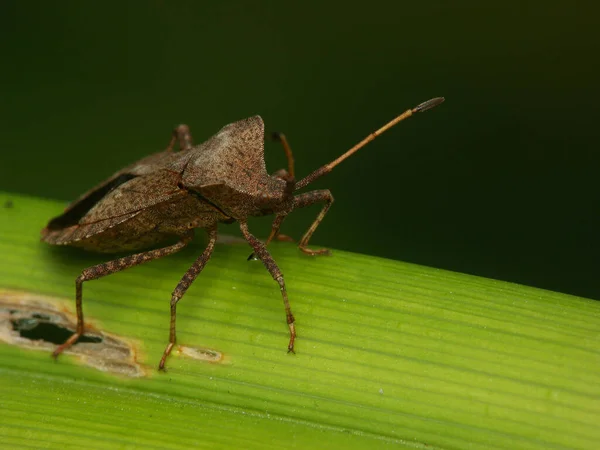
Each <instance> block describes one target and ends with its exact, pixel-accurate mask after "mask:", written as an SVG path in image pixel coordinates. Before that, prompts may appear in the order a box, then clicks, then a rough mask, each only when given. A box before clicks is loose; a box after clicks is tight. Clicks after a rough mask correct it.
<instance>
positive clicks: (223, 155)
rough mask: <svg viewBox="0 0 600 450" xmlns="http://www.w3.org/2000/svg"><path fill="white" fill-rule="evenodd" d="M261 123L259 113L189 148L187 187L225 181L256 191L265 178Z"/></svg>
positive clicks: (225, 183) (245, 189)
mask: <svg viewBox="0 0 600 450" xmlns="http://www.w3.org/2000/svg"><path fill="white" fill-rule="evenodd" d="M264 129H265V127H264V123H263V120H262V119H261V117H260V116H254V117H250V118H248V119H244V120H240V121H238V122H234V123H231V124H229V125H227V126H225V127H223V128H222V129H221V131H219V132H218V133H217V134H216V135H214V136H213V137H212V138H210V139H209V140H208V141H206V142H205V143H203V144H201V145H199V146H198V147H196V148H195V149H194V150H192V151H191V152H190V153H191V158H190V160H189V163H188V165H187V166H186V168H185V171H184V174H183V183H184V185H185V186H186V187H188V188H191V189H194V190H197V191H200V190H201V188H202V186H207V185H218V184H224V185H226V186H229V187H230V188H232V189H234V190H236V191H238V192H244V193H248V194H251V195H252V194H256V193H257V192H258V190H259V187H260V184H261V182H263V181H264V179H265V177H268V174H267V170H266V167H265V158H264V135H265V132H264Z"/></svg>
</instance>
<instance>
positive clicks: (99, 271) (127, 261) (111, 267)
mask: <svg viewBox="0 0 600 450" xmlns="http://www.w3.org/2000/svg"><path fill="white" fill-rule="evenodd" d="M193 237H194V232H193V230H190V231H189V232H188V233H187V234H185V235H184V236H182V237H181V240H180V241H179V242H177V243H176V244H173V245H170V246H168V247H164V248H159V249H156V250H150V251H147V252H143V253H136V254H135V255H130V256H125V257H123V258H119V259H115V260H114V261H109V262H106V263H103V264H98V265H96V266H92V267H88V268H87V269H84V270H83V272H81V275H79V276H78V277H77V279H76V280H75V307H76V309H77V328H76V330H75V333H74V334H73V335H72V336H71V337H69V339H67V340H66V341H65V342H64V343H63V344H61V345H59V346H58V347H56V349H55V350H54V352H52V356H53V357H55V358H56V357H57V356H58V355H60V354H61V353H62V352H64V351H65V350H66V349H68V348H69V347H71V346H72V345H73V344H74V343H75V342H77V340H78V339H79V338H80V337H81V336H83V332H84V328H85V326H84V321H83V305H82V303H83V298H82V297H83V283H84V282H85V281H90V280H97V279H98V278H102V277H105V276H106V275H110V274H113V273H115V272H120V271H121V270H125V269H127V268H129V267H133V266H137V265H139V264H143V263H146V262H148V261H152V260H154V259H158V258H162V257H163V256H167V255H171V254H173V253H175V252H178V251H179V250H181V249H182V248H183V247H185V246H186V245H188V244H189V243H190V241H191V240H192V238H193Z"/></svg>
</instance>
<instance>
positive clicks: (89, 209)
mask: <svg viewBox="0 0 600 450" xmlns="http://www.w3.org/2000/svg"><path fill="white" fill-rule="evenodd" d="M186 158H187V156H186V155H185V154H182V153H168V152H162V153H158V154H155V155H151V156H148V157H146V158H144V159H142V160H140V161H138V162H137V163H135V164H132V165H131V166H129V167H127V168H125V169H123V170H121V171H119V172H117V173H116V174H114V175H113V176H112V177H111V178H109V179H108V180H106V181H105V182H104V183H102V184H100V185H99V186H97V187H95V188H94V189H92V190H90V191H88V192H86V193H85V194H84V195H82V196H81V197H80V198H79V199H78V200H76V201H74V202H73V203H71V204H70V205H69V206H68V207H67V208H66V209H65V211H64V212H63V214H61V215H60V216H58V217H55V218H54V219H52V220H51V221H50V222H49V223H48V225H47V226H46V228H44V229H43V230H42V239H43V240H45V241H47V242H49V243H52V244H62V243H67V242H68V241H71V240H74V239H80V238H82V237H79V236H78V235H79V234H82V235H85V236H83V237H86V236H89V235H93V234H95V233H97V232H100V231H102V230H105V229H106V228H109V227H112V226H115V225H118V224H119V223H121V222H123V221H125V220H128V219H130V218H131V217H133V215H135V214H137V213H138V212H139V211H141V210H143V209H145V208H148V207H150V206H152V205H155V204H157V203H160V202H163V201H165V200H167V199H169V198H171V197H172V196H175V195H180V193H179V189H178V188H177V182H178V181H179V180H180V173H177V172H174V171H172V170H170V168H171V167H178V166H180V167H183V166H184V165H185V161H186ZM182 161H183V162H182ZM77 228H79V231H77V230H76V229H77ZM67 229H69V231H67ZM76 235H77V236H76Z"/></svg>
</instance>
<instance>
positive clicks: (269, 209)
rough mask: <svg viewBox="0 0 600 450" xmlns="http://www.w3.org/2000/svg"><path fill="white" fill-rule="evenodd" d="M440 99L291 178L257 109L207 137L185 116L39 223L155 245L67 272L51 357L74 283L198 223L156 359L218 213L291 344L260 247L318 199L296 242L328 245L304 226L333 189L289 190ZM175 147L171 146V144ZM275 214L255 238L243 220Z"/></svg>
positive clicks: (105, 242) (78, 239) (53, 237)
mask: <svg viewBox="0 0 600 450" xmlns="http://www.w3.org/2000/svg"><path fill="white" fill-rule="evenodd" d="M443 101H444V98H443V97H438V98H434V99H431V100H428V101H426V102H424V103H421V104H420V105H418V106H416V107H415V108H412V109H409V110H407V111H405V112H404V113H402V114H401V115H399V116H398V117H396V118H395V119H393V120H392V121H390V122H388V123H387V124H386V125H384V126H383V127H381V128H380V129H379V130H377V131H375V132H374V133H371V134H370V135H369V136H367V137H366V138H365V139H363V140H362V141H361V142H359V143H358V144H356V145H355V146H354V147H352V148H351V149H350V150H348V151H347V152H346V153H344V154H343V155H341V156H340V157H339V158H337V159H335V160H334V161H332V162H330V163H329V164H325V165H324V166H322V167H320V168H318V169H317V170H315V171H314V172H312V173H311V174H309V175H308V176H306V177H304V178H302V179H301V180H300V181H296V178H295V173H294V159H293V156H292V151H291V149H290V146H289V144H288V142H287V139H286V138H285V136H284V135H281V134H279V135H277V136H278V139H279V141H280V142H281V144H282V146H283V149H284V151H285V153H286V156H287V163H288V167H287V170H286V169H281V170H279V171H277V172H275V173H274V174H272V175H269V174H268V173H267V170H266V167H265V161H264V123H263V121H262V119H261V118H260V116H254V117H250V118H248V119H244V120H240V121H238V122H234V123H231V124H229V125H227V126H225V127H223V128H222V129H221V130H220V131H219V132H218V133H217V134H215V135H214V136H212V137H211V138H210V139H209V140H208V141H206V142H204V143H202V144H200V145H196V146H195V145H193V143H192V136H191V134H190V131H189V128H188V127H187V126H186V125H179V126H178V127H177V128H176V129H175V130H174V131H173V135H172V137H171V141H170V142H169V145H168V147H167V149H166V150H165V151H163V152H160V153H156V154H153V155H150V156H148V157H146V158H143V159H141V160H140V161H138V162H136V163H134V164H132V165H130V166H128V167H126V168H124V169H123V170H120V171H119V172H117V173H115V174H114V175H113V176H112V177H110V178H109V179H108V180H106V181H105V182H104V183H102V184H100V185H99V186H97V187H95V188H94V189H92V190H91V191H88V192H87V193H85V194H83V195H82V196H81V197H80V198H79V199H77V200H76V201H74V202H73V203H71V204H70V205H69V206H68V207H67V208H66V209H65V211H64V212H63V214H62V215H60V216H58V217H56V218H54V219H52V220H50V222H48V225H47V226H46V228H44V229H43V230H42V232H41V235H42V240H43V241H45V242H47V243H49V244H54V245H71V246H75V247H81V248H84V249H87V250H92V251H99V252H106V253H110V252H123V251H134V250H141V249H144V248H148V247H153V246H156V245H157V244H161V243H164V242H166V241H169V240H171V242H174V243H171V244H170V245H166V246H164V247H159V248H154V249H151V250H147V251H142V252H139V253H135V254H132V255H130V256H125V257H121V258H117V259H114V260H112V261H108V262H106V263H103V264H98V265H95V266H92V267H88V268H87V269H84V270H83V271H82V272H81V274H80V275H79V276H78V277H77V279H76V281H75V302H76V303H75V304H76V309H77V326H76V330H75V333H74V334H73V335H71V336H70V337H69V338H68V339H67V340H66V341H65V342H64V343H63V344H62V345H60V346H58V347H57V348H56V349H55V350H54V352H53V356H54V357H57V356H58V355H60V354H61V353H62V352H64V351H65V350H66V349H67V348H69V347H70V346H72V345H73V344H74V343H76V342H77V340H78V339H79V338H80V337H81V336H82V335H83V334H84V331H85V327H84V320H83V309H82V290H83V283H84V282H86V281H90V280H95V279H98V278H101V277H104V276H106V275H110V274H112V273H115V272H119V271H121V270H124V269H127V268H129V267H132V266H136V265H139V264H143V263H146V262H148V261H152V260H155V259H158V258H162V257H163V256H167V255H171V254H173V253H175V252H177V251H179V250H181V249H182V248H184V247H185V246H186V245H188V244H189V243H190V241H191V240H192V238H193V235H194V229H196V228H204V229H205V230H206V232H207V233H208V244H207V246H206V249H205V250H204V251H203V252H202V254H201V255H200V256H199V257H198V258H197V259H196V261H194V263H193V264H192V265H191V267H190V268H189V269H188V270H187V272H186V273H185V274H184V276H183V277H182V278H181V280H180V281H179V284H177V286H176V287H175V290H174V291H173V293H172V295H171V321H170V327H169V343H168V344H167V346H166V348H165V350H164V352H163V355H162V358H161V360H160V363H159V369H164V368H165V362H166V359H167V357H168V356H169V353H170V352H171V350H172V348H173V346H174V345H175V341H176V327H175V322H176V308H177V303H178V302H179V300H181V298H182V297H183V295H184V294H185V292H186V291H187V289H188V288H189V287H190V285H191V284H192V282H193V281H194V280H195V279H196V277H197V276H198V275H199V274H200V272H201V271H202V269H203V268H204V266H205V265H206V263H207V262H208V260H209V259H210V257H211V255H212V253H213V249H214V247H215V242H216V240H217V224H218V223H219V222H224V223H233V222H238V223H239V225H240V229H241V231H242V234H243V236H244V238H245V239H246V241H248V243H249V244H250V246H251V247H252V249H253V254H252V255H251V257H252V256H256V257H258V259H260V260H261V261H262V262H263V264H264V265H265V267H266V268H267V270H268V271H269V273H270V274H271V276H272V277H273V279H274V280H275V281H276V282H277V283H278V284H279V288H280V290H281V295H282V297H283V304H284V307H285V315H286V320H287V324H288V327H289V332H290V340H289V343H288V352H293V351H294V341H295V339H296V328H295V323H294V315H293V314H292V310H291V309H290V303H289V301H288V295H287V291H286V287H285V282H284V279H283V275H282V274H281V271H280V270H279V267H278V266H277V264H276V263H275V261H274V260H273V258H272V256H271V254H270V253H269V252H268V251H267V245H268V244H269V242H271V241H272V240H273V239H275V238H277V237H278V235H279V229H280V227H281V224H282V222H283V220H284V219H285V218H286V217H287V215H288V214H289V213H291V212H292V211H293V210H294V209H297V208H304V207H306V206H310V205H313V204H315V203H323V204H324V205H323V208H322V209H321V212H320V213H319V215H318V216H317V218H316V219H315V220H314V222H313V223H312V225H311V226H310V227H309V229H308V230H307V231H306V233H305V234H304V236H303V237H302V238H301V239H300V242H299V243H298V247H299V248H300V250H301V251H302V252H304V253H306V254H308V255H323V254H328V253H329V251H328V250H326V249H319V250H312V249H309V248H308V242H309V241H310V238H311V236H312V235H313V233H314V232H315V230H316V229H317V227H318V226H319V224H320V223H321V221H322V220H323V218H324V217H325V214H327V211H328V210H329V208H330V207H331V204H332V203H333V196H332V195H331V192H330V191H329V190H327V189H324V190H315V191H310V192H306V193H303V194H295V193H296V191H298V190H300V189H302V188H304V187H306V186H307V185H309V184H310V183H311V182H313V181H314V180H316V179H317V178H320V177H321V176H323V175H325V174H327V173H329V172H330V171H331V170H332V169H333V168H334V167H335V166H337V165H338V164H339V163H340V162H342V161H343V160H345V159H346V158H348V157H349V156H351V155H353V154H354V153H355V152H356V151H358V150H359V149H360V148H362V147H364V146H365V145H366V144H368V143H369V142H371V141H372V140H373V139H375V138H376V137H377V136H378V135H380V134H381V133H383V132H384V131H386V130H388V129H389V128H391V127H392V126H394V125H396V124H397V123H398V122H400V121H402V120H404V119H406V118H408V117H410V116H411V115H413V114H415V113H418V112H424V111H427V110H428V109H431V108H433V107H435V106H437V105H439V104H440V103H442V102H443ZM176 143H177V144H178V147H179V151H174V147H175V144H176ZM264 215H275V219H274V221H273V224H272V228H271V233H270V234H269V236H268V238H267V240H266V241H265V242H264V243H262V242H261V241H259V240H258V239H257V238H256V237H255V236H254V235H252V234H251V233H250V231H249V229H248V225H247V219H248V217H251V216H264Z"/></svg>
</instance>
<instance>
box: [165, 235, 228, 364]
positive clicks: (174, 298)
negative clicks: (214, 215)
mask: <svg viewBox="0 0 600 450" xmlns="http://www.w3.org/2000/svg"><path fill="white" fill-rule="evenodd" d="M207 232H208V244H207V246H206V248H205V249H204V252H202V254H201V255H200V256H199V257H198V259H196V261H194V264H192V266H191V267H190V268H189V269H188V270H187V272H186V273H185V275H184V276H183V278H181V281H179V284H177V287H176V288H175V290H174V291H173V294H172V295H171V323H170V327H169V343H168V344H167V347H166V348H165V351H164V352H163V355H162V358H161V359H160V363H159V364H158V369H159V370H164V368H165V362H166V360H167V356H169V354H170V353H171V350H172V349H173V346H174V345H175V341H176V340H177V333H176V330H175V322H176V319H177V302H179V300H181V297H183V295H184V294H185V292H186V291H187V290H188V288H189V287H190V286H191V285H192V283H193V282H194V280H195V279H196V277H197V276H198V275H199V274H200V272H202V269H204V266H206V263H207V262H208V260H209V259H210V257H211V255H212V252H213V250H214V248H215V243H216V242H217V224H216V223H215V224H214V225H213V226H212V227H211V228H209V229H207Z"/></svg>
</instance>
